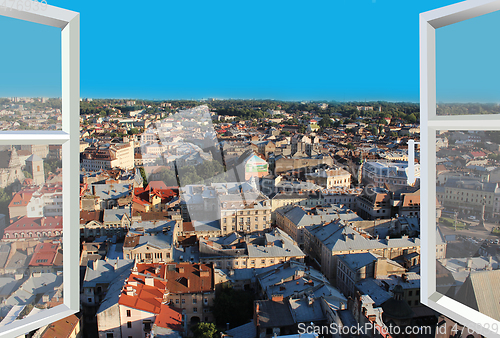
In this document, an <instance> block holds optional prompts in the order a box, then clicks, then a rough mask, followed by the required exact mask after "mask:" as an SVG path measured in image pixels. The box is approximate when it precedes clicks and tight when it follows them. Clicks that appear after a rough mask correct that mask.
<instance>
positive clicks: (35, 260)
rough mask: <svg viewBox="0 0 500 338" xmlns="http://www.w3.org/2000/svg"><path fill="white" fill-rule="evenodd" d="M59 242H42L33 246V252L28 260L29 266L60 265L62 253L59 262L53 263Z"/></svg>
mask: <svg viewBox="0 0 500 338" xmlns="http://www.w3.org/2000/svg"><path fill="white" fill-rule="evenodd" d="M59 246H60V244H59V243H53V242H44V243H38V244H37V245H36V247H35V252H34V253H33V257H32V258H31V261H30V264H29V265H30V266H52V265H62V255H60V256H61V258H60V259H58V261H59V260H61V262H59V263H61V264H55V263H56V262H55V260H56V256H57V251H58V249H59Z"/></svg>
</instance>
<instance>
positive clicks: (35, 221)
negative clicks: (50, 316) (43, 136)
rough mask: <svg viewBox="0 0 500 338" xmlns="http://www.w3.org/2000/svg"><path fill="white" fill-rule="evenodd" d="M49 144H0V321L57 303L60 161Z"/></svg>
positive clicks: (60, 264)
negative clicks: (0, 237)
mask: <svg viewBox="0 0 500 338" xmlns="http://www.w3.org/2000/svg"><path fill="white" fill-rule="evenodd" d="M51 149H54V148H53V145H48V144H44V145H22V146H21V145H14V146H0V194H1V197H0V224H1V229H2V241H1V243H0V272H1V273H0V293H1V294H0V297H1V298H2V300H3V301H2V302H1V304H0V317H4V319H3V321H2V322H1V323H0V326H4V325H6V324H8V323H10V322H11V321H13V320H15V319H21V318H24V317H26V316H29V315H31V314H35V313H37V312H39V311H43V309H47V308H52V307H54V306H56V305H60V304H62V303H63V290H62V287H63V286H62V278H63V275H62V272H63V250H62V230H63V222H62V208H63V199H62V165H61V156H60V153H58V152H56V153H51Z"/></svg>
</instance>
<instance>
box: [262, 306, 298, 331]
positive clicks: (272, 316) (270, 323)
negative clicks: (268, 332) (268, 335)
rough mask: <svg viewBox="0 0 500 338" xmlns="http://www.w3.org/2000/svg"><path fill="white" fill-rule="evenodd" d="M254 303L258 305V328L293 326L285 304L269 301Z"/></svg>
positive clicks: (288, 308) (288, 309)
mask: <svg viewBox="0 0 500 338" xmlns="http://www.w3.org/2000/svg"><path fill="white" fill-rule="evenodd" d="M255 303H256V304H258V305H259V312H258V317H259V325H260V327H262V328H268V327H283V326H291V325H294V324H295V322H294V320H293V317H292V314H291V312H290V307H289V306H288V304H287V303H285V302H283V301H281V302H275V301H271V300H257V301H255Z"/></svg>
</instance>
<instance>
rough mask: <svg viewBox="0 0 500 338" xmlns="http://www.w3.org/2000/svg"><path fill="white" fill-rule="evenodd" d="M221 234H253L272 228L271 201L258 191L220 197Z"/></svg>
mask: <svg viewBox="0 0 500 338" xmlns="http://www.w3.org/2000/svg"><path fill="white" fill-rule="evenodd" d="M219 201H220V224H221V234H222V235H223V236H224V235H226V234H230V233H232V232H235V231H237V232H240V233H251V232H255V231H264V230H266V229H269V228H270V227H271V201H270V200H269V199H268V198H267V197H266V196H264V195H263V194H261V193H260V192H258V191H252V192H248V193H241V194H226V195H220V196H219Z"/></svg>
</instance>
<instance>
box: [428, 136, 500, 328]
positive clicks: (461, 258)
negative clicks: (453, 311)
mask: <svg viewBox="0 0 500 338" xmlns="http://www.w3.org/2000/svg"><path fill="white" fill-rule="evenodd" d="M436 137H437V144H436V151H437V153H436V156H437V158H436V165H437V166H436V203H437V204H436V206H437V208H436V209H437V210H436V211H437V212H436V220H437V227H438V236H437V237H436V244H437V247H436V257H437V266H436V278H437V280H436V283H437V284H436V287H437V291H438V292H440V293H443V294H445V295H447V296H449V297H451V298H453V299H456V300H457V301H459V302H461V303H463V304H466V305H467V306H469V307H471V308H474V309H475V310H479V311H480V312H483V313H485V314H487V315H488V316H490V317H492V318H495V319H497V320H499V319H500V314H499V312H498V311H497V310H496V309H497V305H498V303H499V295H498V294H497V293H496V292H494V291H493V290H498V287H496V286H495V285H498V282H497V281H498V277H499V275H498V274H497V273H498V272H500V270H498V269H499V267H500V264H499V263H500V261H499V260H498V258H497V253H498V252H499V251H500V246H499V240H500V236H499V235H500V227H499V226H500V224H499V221H500V217H499V216H500V188H499V182H500V170H499V162H498V160H499V159H500V148H499V147H500V146H499V142H500V131H458V130H439V131H438V132H437V135H436ZM439 234H440V235H441V236H439Z"/></svg>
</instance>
